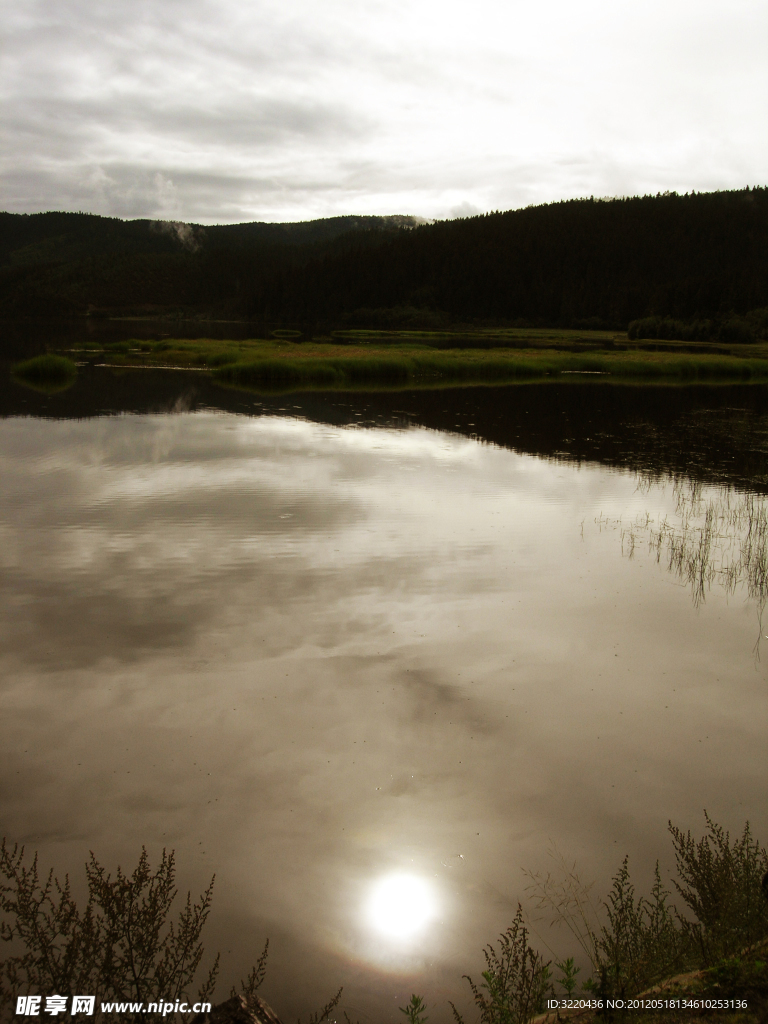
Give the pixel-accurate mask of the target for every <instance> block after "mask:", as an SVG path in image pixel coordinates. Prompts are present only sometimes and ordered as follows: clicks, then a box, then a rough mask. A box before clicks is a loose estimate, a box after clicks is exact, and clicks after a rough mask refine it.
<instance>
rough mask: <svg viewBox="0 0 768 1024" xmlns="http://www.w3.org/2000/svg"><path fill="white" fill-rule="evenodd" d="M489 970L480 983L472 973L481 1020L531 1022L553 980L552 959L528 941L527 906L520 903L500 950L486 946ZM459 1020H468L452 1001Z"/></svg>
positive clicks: (459, 1023) (486, 1023) (506, 1023)
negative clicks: (524, 911)
mask: <svg viewBox="0 0 768 1024" xmlns="http://www.w3.org/2000/svg"><path fill="white" fill-rule="evenodd" d="M483 956H484V957H485V963H486V970H484V971H483V982H482V983H481V984H480V985H479V986H478V985H476V984H475V983H474V982H473V981H472V978H470V977H469V975H467V974H465V975H464V977H465V978H466V979H467V981H468V982H469V987H470V989H471V990H472V996H473V998H474V1001H475V1006H476V1007H477V1009H478V1010H479V1011H480V1024H527V1022H528V1021H530V1020H531V1018H532V1017H534V1016H535V1015H536V1014H537V1013H538V1012H540V1010H541V1009H543V1005H544V999H545V997H546V995H547V992H549V991H550V990H551V985H550V982H549V979H550V972H549V962H547V963H545V962H544V960H543V958H542V956H541V954H540V953H537V952H536V951H535V950H533V949H531V947H530V945H529V944H528V930H527V929H526V927H525V924H524V923H523V908H522V907H521V906H520V904H519V903H518V905H517V913H516V914H515V919H514V921H513V922H512V924H511V926H510V927H509V928H507V930H506V931H505V932H503V933H502V935H501V936H500V937H499V945H498V952H497V950H496V949H495V948H494V947H493V946H491V945H489V946H487V947H486V948H485V949H484V950H483ZM450 1005H451V1009H452V1010H453V1016H454V1019H455V1020H456V1024H464V1021H463V1018H462V1016H461V1014H460V1013H459V1012H458V1010H457V1009H456V1007H455V1006H454V1005H453V1003H451V1004H450Z"/></svg>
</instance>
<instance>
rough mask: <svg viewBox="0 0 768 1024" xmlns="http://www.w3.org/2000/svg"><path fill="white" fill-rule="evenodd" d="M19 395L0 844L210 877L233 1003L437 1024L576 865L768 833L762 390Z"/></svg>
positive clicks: (9, 444)
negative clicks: (161, 861)
mask: <svg viewBox="0 0 768 1024" xmlns="http://www.w3.org/2000/svg"><path fill="white" fill-rule="evenodd" d="M4 381H5V382H4V384H3V386H2V387H3V390H2V394H1V395H0V412H1V413H2V419H0V474H1V477H0V478H1V479H2V493H1V495H0V530H1V531H2V547H0V552H1V557H2V569H3V571H2V584H1V585H0V602H2V616H1V619H0V622H1V623H2V636H3V644H2V655H1V657H2V688H1V690H0V693H1V699H2V751H3V755H2V756H3V762H4V772H3V803H2V806H3V832H4V833H5V834H6V835H7V836H8V838H9V839H10V840H12V841H19V842H22V843H24V844H25V845H26V846H27V848H28V849H29V850H35V849H36V850H39V851H40V856H41V863H42V865H43V866H46V867H47V866H49V865H55V867H56V868H57V870H58V871H59V872H62V873H63V872H64V871H67V870H68V871H70V872H71V874H72V876H73V879H76V880H77V882H78V884H80V882H81V880H82V876H83V872H82V864H83V863H84V861H85V860H86V858H87V855H88V851H89V850H93V851H94V852H95V853H96V855H97V857H98V858H99V860H100V861H101V862H102V863H104V864H105V865H107V866H108V867H109V868H110V869H112V870H114V867H115V866H116V865H117V864H118V863H120V864H121V865H122V866H123V867H124V868H132V867H133V866H134V865H135V863H136V861H137V860H138V856H139V853H140V851H141V847H142V845H146V847H147V849H148V851H149V853H150V856H151V858H152V860H153V863H154V862H156V861H157V859H158V858H159V855H160V851H161V850H162V849H163V847H167V848H173V849H175V850H176V854H177V859H178V866H179V884H180V887H181V888H182V890H183V891H184V892H186V890H187V889H188V888H191V889H192V890H193V893H195V894H196V893H198V892H200V891H201V890H202V889H203V888H204V887H205V885H206V884H207V882H208V881H209V879H210V876H211V875H212V874H213V873H214V872H215V873H216V887H215V896H214V911H213V913H212V915H211V919H210V922H209V924H208V927H207V930H206V933H205V934H206V948H207V949H208V950H209V951H211V952H215V951H216V950H217V949H221V951H222V980H221V982H220V985H219V988H218V990H217V991H218V996H219V998H224V997H225V996H226V995H227V994H228V992H229V987H230V985H231V984H232V983H233V981H235V980H236V979H237V978H239V977H244V976H245V974H246V973H247V971H248V969H249V968H250V966H251V964H252V963H253V962H254V961H255V960H256V958H257V956H258V954H259V952H260V950H261V948H262V947H263V944H264V940H265V939H266V938H267V937H269V939H270V960H269V966H268V970H267V977H266V981H265V983H264V987H263V989H262V992H263V995H264V997H265V998H266V999H267V1000H268V1001H269V1002H270V1003H271V1004H272V1005H273V1007H274V1009H275V1010H276V1011H277V1013H278V1014H279V1015H280V1016H281V1017H282V1018H283V1019H285V1020H289V1019H291V1018H293V1019H295V1018H296V1017H297V1016H298V1015H301V1016H302V1018H304V1019H306V1016H307V1014H308V1013H309V1012H311V1011H312V1010H315V1009H317V1008H318V1007H320V1006H321V1005H322V1004H323V1003H324V1002H325V1001H326V1000H327V998H328V997H330V995H332V994H333V993H334V992H335V991H336V989H337V988H338V987H339V986H340V985H343V986H344V996H343V1000H342V1003H341V1004H340V1007H339V1013H341V1010H342V1009H344V1010H346V1011H347V1012H348V1013H349V1015H350V1017H351V1018H352V1019H353V1020H357V1019H359V1020H360V1021H395V1020H398V1019H402V1018H401V1016H400V1014H399V1013H398V1012H397V1007H398V1006H403V1005H405V1003H406V1002H407V1001H408V999H409V998H410V995H411V993H412V992H419V993H421V994H422V995H424V997H425V998H426V1001H427V1002H428V1004H429V1005H430V1007H431V1008H430V1018H431V1020H432V1022H433V1024H440V1022H443V1021H448V1020H449V1019H450V1010H449V1008H448V1005H447V1001H448V1000H449V999H452V1000H454V1001H455V1002H456V1003H457V1005H458V1006H467V999H466V994H467V992H466V982H463V981H462V979H461V976H462V974H464V973H470V974H473V975H474V976H479V974H480V971H481V970H482V968H483V966H484V964H483V960H482V952H481V950H482V947H483V946H484V945H485V944H486V943H488V942H493V941H494V940H495V938H496V937H497V935H498V934H499V932H500V931H501V930H503V929H504V928H505V927H506V926H507V925H508V924H510V923H511V921H512V918H513V916H514V913H515V909H516V907H517V902H518V900H521V901H523V904H524V906H526V907H527V909H528V910H529V911H530V910H531V904H530V901H527V898H526V892H525V889H526V886H527V885H528V884H529V881H528V880H527V879H526V876H525V875H524V873H523V872H524V869H527V870H530V871H546V870H550V869H554V868H555V866H556V865H555V860H553V858H552V854H553V851H554V850H555V849H556V850H558V851H560V853H561V854H562V855H563V856H564V857H565V858H566V859H567V860H568V862H569V863H570V862H573V861H574V860H575V861H576V862H577V865H578V870H579V874H580V876H581V877H582V878H583V879H584V880H585V881H588V880H594V881H595V890H594V892H595V894H596V895H597V896H603V895H605V894H606V893H607V890H608V888H609V886H610V880H611V877H612V876H613V874H614V873H615V871H616V869H617V868H618V867H619V865H620V863H621V860H622V858H623V857H624V855H625V854H629V857H630V868H631V870H632V872H633V876H634V878H635V881H636V883H637V884H638V887H639V888H640V889H643V890H647V888H649V886H650V881H651V876H652V871H653V865H654V862H655V860H656V858H657V857H658V858H659V859H660V861H661V868H662V874H663V876H664V877H665V878H668V877H669V874H670V871H671V870H672V869H673V867H674V858H673V854H672V846H671V842H670V839H669V836H668V833H667V822H668V821H669V820H670V819H671V820H672V822H673V823H675V824H676V825H679V826H681V827H683V828H684V829H688V828H690V829H692V831H693V832H694V834H696V835H700V834H702V832H703V830H704V815H703V811H704V809H705V808H706V810H707V811H708V812H709V813H710V815H712V817H713V818H714V819H715V820H716V821H718V822H720V823H722V824H723V825H724V826H726V827H728V828H730V829H731V830H732V831H733V832H738V831H740V830H741V828H742V826H743V824H744V822H745V820H746V819H749V820H750V821H751V823H752V826H753V831H754V832H755V833H756V834H757V836H758V837H759V838H761V839H762V841H763V842H765V841H766V836H767V835H768V807H766V803H765V791H766V782H768V744H766V741H765V736H766V726H768V691H767V690H766V665H768V648H766V644H768V639H766V637H765V634H764V629H765V628H766V626H768V621H766V622H765V623H763V621H762V619H761V615H762V608H763V604H764V600H765V594H766V586H765V577H764V575H761V573H762V569H761V565H762V564H763V563H761V561H760V559H761V557H762V556H761V551H762V552H764V550H765V545H764V544H763V546H762V548H761V549H760V550H756V549H754V546H753V548H749V549H748V548H747V546H746V545H747V538H748V536H749V535H750V534H749V531H750V528H752V537H753V538H754V536H755V530H756V526H755V524H756V523H757V524H760V523H764V497H763V496H764V494H765V492H766V489H768V463H766V455H767V454H768V391H766V389H765V388H763V387H759V386H754V387H746V386H745V387H710V388H684V389H683V388H680V389H676V388H671V387H645V388H643V387H626V386H625V387H616V386H612V385H610V384H606V383H603V382H601V383H591V382H584V383H581V382H574V383H572V384H551V385H548V384H533V385H525V386H512V387H504V388H474V389H472V388H456V389H449V390H444V391H438V390H432V391H423V392H418V391H410V392H371V393H368V394H362V393H360V394H354V393H346V394H344V393H339V394H322V393H309V394H304V395H273V396H258V395H251V394H248V393H244V392H235V391H228V390H225V389H224V388H221V387H217V386H216V385H215V384H214V383H213V382H211V381H210V379H209V378H207V377H206V376H205V375H204V374H192V373H174V372H167V373H163V372H162V371H146V372H137V373H125V372H123V373H114V372H112V371H108V370H99V369H96V368H88V369H87V371H86V372H83V373H82V374H81V375H80V377H79V379H78V381H77V383H76V384H75V386H74V387H73V388H72V389H71V390H70V391H67V392H64V393H62V394H59V395H52V396H46V395H40V394H38V393H36V392H34V391H31V390H29V389H25V388H22V387H21V386H19V385H16V384H13V383H10V382H9V381H8V379H7V374H5V375H4ZM708 509H709V520H707V510H708ZM761 517H763V518H761ZM707 521H709V523H710V529H709V532H708V533H706V535H704V534H703V533H702V530H703V529H704V527H705V526H706V523H707ZM713 524H714V525H713ZM761 529H762V527H761ZM760 536H761V537H762V538H763V541H764V539H765V533H764V532H763V534H760ZM702 541H704V544H702ZM761 543H763V542H762V541H761ZM393 876H394V877H395V879H396V880H397V879H399V880H400V881H399V884H400V888H398V885H397V884H393V886H392V888H390V889H386V888H385V889H384V896H383V897H381V894H380V892H379V890H378V889H377V886H380V885H381V884H382V882H386V880H388V879H389V880H391V879H392V877H393ZM409 886H410V888H409ZM377 892H379V896H380V898H379V900H378V903H376V894H377ZM400 899H403V900H404V901H405V903H404V907H401V906H400V905H399V903H398V900H400ZM422 904H423V905H422ZM393 911H394V912H393ZM533 918H534V919H533V921H532V926H533V929H534V932H535V934H534V936H533V940H534V944H535V945H538V947H539V948H540V949H541V950H542V952H545V953H546V954H547V957H549V956H551V955H553V953H554V954H556V955H557V956H568V955H571V954H574V953H578V951H577V950H576V949H574V948H573V946H572V944H570V943H569V939H568V935H567V933H563V932H560V931H557V930H556V929H551V928H550V927H549V926H548V923H547V922H546V921H545V920H537V919H536V915H535V914H534V915H533ZM546 944H548V945H549V947H550V948H551V951H552V952H548V951H547V945H546ZM585 973H586V972H585ZM583 976H584V975H582V977H583Z"/></svg>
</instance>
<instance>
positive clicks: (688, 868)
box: [669, 811, 768, 967]
mask: <svg viewBox="0 0 768 1024" xmlns="http://www.w3.org/2000/svg"><path fill="white" fill-rule="evenodd" d="M704 817H705V818H706V822H707V829H708V834H707V835H705V836H704V837H703V838H702V839H700V840H699V842H698V843H697V842H696V841H695V840H694V839H693V837H692V836H691V833H690V831H688V832H683V831H682V830H681V829H679V828H677V827H676V826H674V825H673V824H672V822H670V823H669V831H670V832H671V833H672V841H673V843H674V846H675V857H676V860H677V871H678V874H679V876H680V882H675V883H674V884H675V888H676V889H677V891H678V892H679V894H680V896H681V897H682V898H683V900H684V901H685V904H686V906H687V907H688V909H689V910H690V911H692V913H693V914H694V915H695V917H696V920H695V921H690V920H688V919H687V918H684V917H682V916H681V917H680V921H681V925H682V928H683V931H684V933H685V935H686V936H687V938H688V939H689V940H690V942H691V943H692V945H693V946H694V947H695V949H696V950H697V952H698V959H699V961H700V966H702V967H709V966H710V965H711V964H713V963H715V962H716V961H717V960H719V959H721V958H723V957H730V956H732V955H734V954H735V953H738V952H739V951H741V950H742V949H743V948H744V947H745V946H751V945H754V943H756V942H759V941H760V940H761V939H764V938H765V937H766V936H768V901H767V900H766V898H765V894H764V892H763V889H762V880H763V878H764V877H765V875H766V872H768V852H766V849H765V847H763V846H761V845H760V843H758V842H757V840H755V839H753V838H752V833H751V831H750V827H749V822H747V823H746V824H745V826H744V831H743V832H742V834H741V837H740V838H739V839H737V840H735V841H734V842H733V844H731V840H730V835H729V833H728V832H726V831H725V830H724V829H723V828H722V827H721V826H720V825H717V824H715V822H714V821H712V819H711V818H710V817H709V815H708V814H707V812H706V811H705V812H704Z"/></svg>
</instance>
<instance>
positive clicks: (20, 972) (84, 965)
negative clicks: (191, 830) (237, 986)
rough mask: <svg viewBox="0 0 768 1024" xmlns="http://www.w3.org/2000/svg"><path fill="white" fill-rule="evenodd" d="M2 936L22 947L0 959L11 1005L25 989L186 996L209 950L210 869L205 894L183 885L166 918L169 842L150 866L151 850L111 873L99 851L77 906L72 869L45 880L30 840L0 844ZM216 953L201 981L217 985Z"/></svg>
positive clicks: (138, 997) (132, 998)
mask: <svg viewBox="0 0 768 1024" xmlns="http://www.w3.org/2000/svg"><path fill="white" fill-rule="evenodd" d="M0 874H2V876H3V877H4V879H5V882H4V883H2V884H0V908H1V909H2V911H3V913H4V920H3V922H2V925H1V926H0V936H2V938H3V939H4V940H5V941H6V942H13V943H14V944H15V945H16V946H17V947H20V949H21V952H19V953H18V954H17V955H15V956H11V957H9V958H8V959H6V960H4V961H2V963H0V997H2V1000H1V1001H2V1002H4V1003H6V1005H8V1006H12V1005H14V1004H15V1001H16V997H17V995H19V994H28V993H32V994H35V993H49V994H51V993H56V994H57V995H65V996H72V995H74V994H82V993H88V994H89V995H95V996H96V1001H97V1004H98V1003H99V1002H100V1001H101V1000H102V999H105V1000H119V1001H126V1002H149V1001H156V1000H158V999H160V998H163V999H172V1000H173V1001H175V1000H176V999H185V998H187V997H188V996H189V987H190V985H191V984H192V981H193V979H194V977H195V975H196V974H197V971H198V968H199V966H200V963H201V961H202V958H203V946H202V943H201V942H200V933H201V932H202V929H203V926H204V924H205V922H206V920H207V918H208V913H209V911H210V907H211V898H212V895H213V879H211V883H210V885H209V886H208V888H207V889H206V890H205V892H204V893H203V894H202V895H201V896H200V899H199V901H197V902H193V901H192V898H191V895H190V894H189V893H187V900H186V904H185V905H184V906H183V907H182V909H181V911H180V912H179V914H178V916H177V918H176V920H175V922H174V921H170V920H169V915H170V912H171V906H172V904H173V903H174V901H175V899H176V896H177V894H178V890H177V888H176V884H175V879H176V864H175V859H174V854H173V852H171V853H170V854H168V853H166V851H165V850H163V854H162V858H161V861H160V865H159V866H158V868H157V869H156V870H155V871H152V869H151V868H150V865H149V858H148V856H147V851H146V850H145V849H142V852H141V857H140V858H139V863H138V865H137V867H136V869H135V870H134V872H133V873H132V874H131V875H127V874H124V873H123V871H122V870H121V869H120V868H119V867H118V869H117V873H116V875H115V877H114V879H113V878H112V877H111V876H110V875H108V874H107V873H106V872H105V870H104V868H103V867H102V866H101V864H99V862H98V861H97V860H96V858H95V857H94V855H93V854H91V859H90V862H89V863H88V864H87V865H86V875H87V879H88V902H87V904H86V907H85V910H84V911H82V912H81V911H80V910H79V909H78V907H77V905H76V903H75V901H74V900H73V898H72V895H71V890H70V883H69V877H68V876H65V878H64V882H63V883H61V882H59V880H58V878H56V877H55V876H54V874H53V870H51V871H50V872H49V873H48V876H47V878H46V879H45V880H44V881H43V880H42V879H41V878H40V875H39V872H38V862H37V855H35V857H34V860H33V861H32V864H31V865H30V866H29V867H27V866H25V864H24V849H23V847H22V848H21V849H19V848H18V847H17V846H14V848H13V849H12V850H11V849H9V848H8V847H7V845H6V842H5V840H3V843H2V846H1V847H0ZM218 969H219V958H218V956H217V957H216V959H215V960H214V962H213V965H212V966H211V968H210V970H209V971H208V975H207V977H206V980H205V981H204V982H203V984H202V986H201V987H200V989H199V990H198V996H197V998H198V1000H203V999H207V998H208V997H209V996H210V994H211V993H212V992H213V988H214V985H215V982H216V976H217V974H218Z"/></svg>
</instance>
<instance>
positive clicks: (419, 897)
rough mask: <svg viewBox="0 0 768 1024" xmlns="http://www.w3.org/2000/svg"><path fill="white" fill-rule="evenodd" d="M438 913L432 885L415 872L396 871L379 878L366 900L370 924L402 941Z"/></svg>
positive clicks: (378, 930)
mask: <svg viewBox="0 0 768 1024" xmlns="http://www.w3.org/2000/svg"><path fill="white" fill-rule="evenodd" d="M436 914H437V898H436V896H435V892H434V888H433V886H432V885H431V884H430V883H429V882H428V881H426V879H424V878H419V877H418V876H417V875H410V874H405V873H396V874H390V875H385V876H384V877H383V878H380V879H379V880H378V881H377V882H376V883H375V884H374V886H373V888H372V889H371V892H370V895H369V898H368V902H367V904H366V917H367V920H368V923H369V925H370V926H371V927H372V928H373V929H374V930H375V931H376V932H378V934H379V935H382V936H385V937H387V938H389V939H394V940H401V941H405V940H408V939H411V938H413V937H415V936H416V935H418V934H419V933H420V932H422V931H423V930H424V929H425V928H426V927H427V925H428V924H429V923H430V922H431V921H432V920H433V919H434V917H435V916H436Z"/></svg>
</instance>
